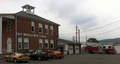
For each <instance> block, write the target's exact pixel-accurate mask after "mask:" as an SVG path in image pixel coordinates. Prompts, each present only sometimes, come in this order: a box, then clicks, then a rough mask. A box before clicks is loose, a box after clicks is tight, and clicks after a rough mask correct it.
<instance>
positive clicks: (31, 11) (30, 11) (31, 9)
mask: <svg viewBox="0 0 120 64" xmlns="http://www.w3.org/2000/svg"><path fill="white" fill-rule="evenodd" d="M22 8H23V11H26V12H28V13H34V9H35V7H33V6H31V5H28V4H26V5H24V6H22Z"/></svg>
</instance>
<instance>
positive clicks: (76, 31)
mask: <svg viewBox="0 0 120 64" xmlns="http://www.w3.org/2000/svg"><path fill="white" fill-rule="evenodd" d="M77 28H78V27H77V25H76V43H77Z"/></svg>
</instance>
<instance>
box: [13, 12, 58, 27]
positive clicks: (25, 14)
mask: <svg viewBox="0 0 120 64" xmlns="http://www.w3.org/2000/svg"><path fill="white" fill-rule="evenodd" d="M15 15H17V16H18V17H22V18H27V19H32V20H36V21H40V22H44V23H49V24H54V25H58V26H60V25H59V24H57V23H55V22H52V21H50V20H47V19H45V18H42V17H40V16H38V15H35V14H33V13H29V12H25V11H20V12H18V13H15Z"/></svg>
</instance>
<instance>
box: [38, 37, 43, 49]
mask: <svg viewBox="0 0 120 64" xmlns="http://www.w3.org/2000/svg"><path fill="white" fill-rule="evenodd" d="M39 48H40V49H41V48H43V39H39Z"/></svg>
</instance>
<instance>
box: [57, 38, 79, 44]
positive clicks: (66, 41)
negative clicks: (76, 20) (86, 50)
mask: <svg viewBox="0 0 120 64" xmlns="http://www.w3.org/2000/svg"><path fill="white" fill-rule="evenodd" d="M58 41H59V42H62V43H66V44H80V43H76V42H72V41H68V40H64V39H59V40H58Z"/></svg>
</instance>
